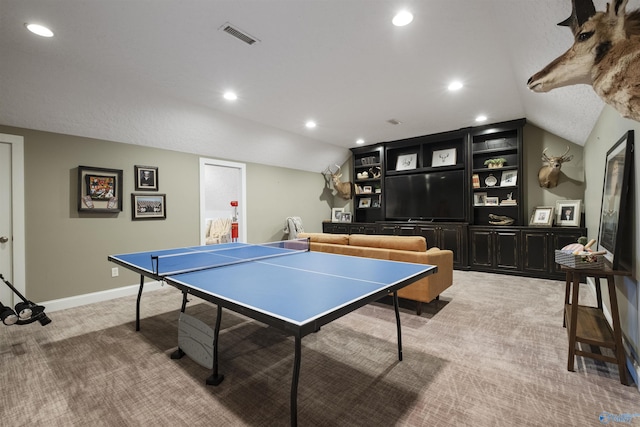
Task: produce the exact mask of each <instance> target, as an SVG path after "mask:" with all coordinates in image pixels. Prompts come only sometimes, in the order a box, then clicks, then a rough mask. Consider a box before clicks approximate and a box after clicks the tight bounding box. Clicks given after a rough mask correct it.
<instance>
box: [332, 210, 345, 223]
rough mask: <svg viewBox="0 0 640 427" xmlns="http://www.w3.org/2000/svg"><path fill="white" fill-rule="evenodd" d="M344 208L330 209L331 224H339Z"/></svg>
mask: <svg viewBox="0 0 640 427" xmlns="http://www.w3.org/2000/svg"><path fill="white" fill-rule="evenodd" d="M342 212H344V208H331V222H341V221H342Z"/></svg>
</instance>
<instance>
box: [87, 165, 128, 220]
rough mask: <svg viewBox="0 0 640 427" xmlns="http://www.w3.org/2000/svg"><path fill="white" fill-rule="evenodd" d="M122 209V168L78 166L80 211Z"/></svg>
mask: <svg viewBox="0 0 640 427" xmlns="http://www.w3.org/2000/svg"><path fill="white" fill-rule="evenodd" d="M120 211H122V169H107V168H98V167H91V166H78V212H102V213H105V212H106V213H116V212H120Z"/></svg>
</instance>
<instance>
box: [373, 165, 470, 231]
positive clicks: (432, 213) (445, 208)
mask: <svg viewBox="0 0 640 427" xmlns="http://www.w3.org/2000/svg"><path fill="white" fill-rule="evenodd" d="M385 195H386V202H385V203H386V205H385V206H386V217H387V219H397V220H409V219H412V220H427V221H464V220H465V219H466V216H465V197H464V171H462V170H453V171H443V172H431V173H423V174H413V175H398V176H389V177H386V179H385Z"/></svg>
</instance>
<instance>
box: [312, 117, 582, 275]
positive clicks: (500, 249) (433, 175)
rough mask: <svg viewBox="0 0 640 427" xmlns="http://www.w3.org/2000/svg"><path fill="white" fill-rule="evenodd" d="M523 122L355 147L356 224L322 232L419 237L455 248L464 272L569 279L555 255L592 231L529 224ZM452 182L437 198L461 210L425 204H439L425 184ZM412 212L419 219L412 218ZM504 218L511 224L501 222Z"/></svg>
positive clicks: (329, 227)
mask: <svg viewBox="0 0 640 427" xmlns="http://www.w3.org/2000/svg"><path fill="white" fill-rule="evenodd" d="M524 125H525V119H520V120H513V121H509V122H502V123H495V124H490V125H485V126H479V127H470V128H465V129H459V130H456V131H451V132H442V133H438V134H433V135H425V136H420V137H415V138H408V139H403V140H399V141H391V142H384V143H379V144H374V145H369V146H365V147H358V148H353V149H352V150H351V151H352V159H353V181H354V183H355V185H356V186H357V191H356V194H355V195H354V201H353V204H354V217H353V218H354V222H352V223H331V222H326V223H324V224H323V231H324V232H325V233H343V234H355V233H358V234H387V235H389V234H390V235H412V236H413V235H419V236H424V237H425V238H426V239H427V245H428V247H434V246H437V247H439V248H441V249H450V250H452V251H453V253H454V267H455V268H457V269H473V270H479V271H490V272H498V273H508V274H517V275H526V276H533V277H548V278H557V279H561V278H563V277H564V273H563V272H562V271H560V269H559V267H558V265H557V264H556V263H555V261H554V250H555V249H560V248H562V247H563V246H565V245H566V244H568V243H574V242H576V241H577V239H578V237H580V236H584V235H586V234H587V231H586V229H584V228H577V227H548V228H540V227H528V226H527V221H528V217H527V216H526V215H525V212H524V206H525V200H524V199H525V197H524V196H525V194H524V191H523V156H522V147H523V127H524ZM496 158H503V159H505V160H506V162H505V163H504V164H503V165H502V167H498V168H489V167H488V166H487V165H485V162H486V161H487V160H489V159H496ZM490 176H491V177H493V178H495V179H488V178H489V177H490ZM449 177H453V178H452V179H451V180H450V181H448V182H449V183H448V185H449V186H448V187H446V188H447V190H448V191H447V192H444V194H443V193H442V192H441V193H436V194H438V195H439V196H442V198H444V199H447V200H444V201H445V202H450V203H451V204H454V205H455V206H447V208H446V209H445V208H443V209H440V208H438V209H435V207H434V206H429V205H428V204H425V203H428V202H429V201H432V200H433V199H434V197H429V195H430V194H432V193H430V192H429V191H431V190H433V188H431V190H429V189H425V188H418V187H420V186H423V187H429V186H431V187H433V186H437V185H439V184H440V183H445V181H446V180H447V179H448V178H449ZM461 177H462V178H461ZM474 178H476V179H474ZM474 181H475V184H474ZM492 181H493V182H492ZM452 182H453V183H455V184H456V185H457V186H456V187H455V188H451V185H452V184H451V183H452ZM444 185H446V184H443V186H444ZM413 186H415V187H416V188H417V189H414V187H413ZM458 187H459V188H458ZM456 191H459V193H456ZM418 194H422V198H421V199H420V197H418V196H417V195H418ZM425 194H426V195H427V196H426V197H425ZM480 196H483V197H480ZM487 198H489V202H491V203H489V204H487ZM481 201H482V203H480V202H481ZM407 206H409V208H408V207H407ZM412 208H416V210H417V211H418V212H419V214H418V215H415V216H414V215H412V214H411V212H412V211H411V209H412ZM407 212H409V213H407ZM503 219H511V220H512V221H511V222H510V223H508V224H503V225H497V224H495V221H501V220H503Z"/></svg>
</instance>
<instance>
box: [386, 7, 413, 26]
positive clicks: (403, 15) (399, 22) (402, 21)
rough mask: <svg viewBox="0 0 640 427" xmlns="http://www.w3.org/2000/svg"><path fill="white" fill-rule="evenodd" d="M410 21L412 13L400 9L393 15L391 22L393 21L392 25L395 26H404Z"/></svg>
mask: <svg viewBox="0 0 640 427" xmlns="http://www.w3.org/2000/svg"><path fill="white" fill-rule="evenodd" d="M411 21H413V15H412V14H411V12H409V11H406V10H402V11H400V12H398V13H397V14H396V16H394V17H393V20H392V21H391V22H393V25H395V26H396V27H404V26H405V25H408V24H410V23H411Z"/></svg>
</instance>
